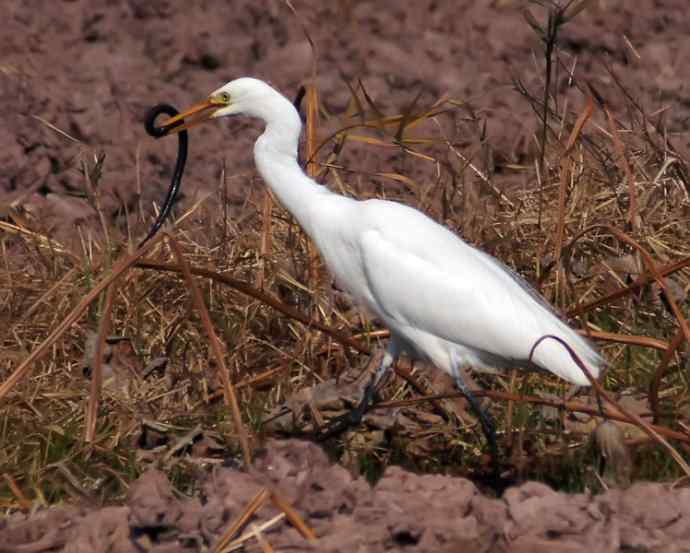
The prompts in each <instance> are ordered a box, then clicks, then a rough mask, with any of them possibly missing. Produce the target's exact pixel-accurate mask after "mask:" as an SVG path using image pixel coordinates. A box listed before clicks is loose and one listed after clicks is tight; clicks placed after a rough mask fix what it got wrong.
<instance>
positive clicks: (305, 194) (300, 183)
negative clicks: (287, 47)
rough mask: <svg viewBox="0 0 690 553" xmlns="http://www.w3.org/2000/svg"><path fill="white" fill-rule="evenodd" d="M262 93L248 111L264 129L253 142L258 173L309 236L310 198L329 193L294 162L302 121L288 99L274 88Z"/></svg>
mask: <svg viewBox="0 0 690 553" xmlns="http://www.w3.org/2000/svg"><path fill="white" fill-rule="evenodd" d="M272 92H273V93H274V94H271V95H265V96H264V97H263V98H262V102H261V105H260V106H257V107H256V108H255V109H254V110H253V111H254V113H250V115H255V116H256V117H259V118H260V119H263V120H264V121H265V123H266V130H265V131H264V133H263V134H262V135H261V136H260V137H259V138H258V140H257V141H256V144H255V145H254V161H255V162H256V167H257V169H258V171H259V174H260V175H261V176H262V177H263V179H264V180H265V181H266V183H267V184H268V186H269V187H270V188H271V190H272V191H273V193H274V194H275V195H276V196H277V197H278V200H279V201H280V203H281V204H283V206H284V207H285V208H286V209H287V210H288V211H290V212H291V213H292V214H293V215H294V217H295V218H296V219H297V222H298V223H299V224H300V226H301V227H302V228H303V229H304V230H305V231H306V232H307V234H309V235H310V236H312V230H313V229H312V228H311V223H312V221H313V217H312V216H309V209H310V205H311V203H312V201H313V200H314V199H315V197H317V196H322V195H324V194H331V192H330V191H329V190H328V189H327V188H326V187H324V186H320V185H318V184H316V183H315V182H314V181H313V180H312V179H311V178H309V177H308V176H307V175H305V174H304V171H302V168H301V167H300V165H299V163H298V162H297V149H298V147H299V136H300V132H301V130H302V121H301V119H300V116H299V113H297V110H296V109H295V107H294V106H293V105H292V104H291V103H290V101H289V100H288V99H287V98H285V97H284V96H283V95H281V94H280V93H278V92H276V91H272Z"/></svg>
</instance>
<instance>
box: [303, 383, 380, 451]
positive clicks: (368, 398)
mask: <svg viewBox="0 0 690 553" xmlns="http://www.w3.org/2000/svg"><path fill="white" fill-rule="evenodd" d="M373 403H374V386H373V384H372V383H369V384H368V385H367V387H366V388H365V389H364V395H363V396H362V400H361V401H360V402H359V404H357V406H356V407H355V408H354V409H352V410H351V411H348V412H347V413H345V414H344V415H341V416H339V417H336V418H334V419H333V420H332V421H330V422H329V423H328V424H327V425H326V427H325V428H324V429H323V430H320V429H319V430H318V431H316V436H315V437H316V439H317V440H319V441H325V440H328V439H329V438H332V437H334V436H337V435H338V434H341V433H343V432H344V431H345V430H347V429H348V428H351V427H353V426H357V425H358V424H360V423H361V422H362V419H363V418H364V415H366V413H367V411H368V410H369V408H370V407H371V405H372V404H373Z"/></svg>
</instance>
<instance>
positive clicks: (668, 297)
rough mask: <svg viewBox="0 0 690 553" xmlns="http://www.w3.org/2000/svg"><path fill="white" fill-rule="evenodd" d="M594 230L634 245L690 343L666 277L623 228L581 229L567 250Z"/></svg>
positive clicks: (685, 325) (689, 331) (600, 226)
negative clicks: (607, 233)
mask: <svg viewBox="0 0 690 553" xmlns="http://www.w3.org/2000/svg"><path fill="white" fill-rule="evenodd" d="M593 230H605V231H607V232H609V233H611V234H613V235H614V236H615V237H616V238H618V239H619V240H620V241H621V242H625V243H626V244H628V245H629V246H632V247H633V248H634V249H635V250H637V251H638V252H639V254H640V256H641V257H642V261H643V263H644V264H645V266H646V267H647V270H648V271H649V272H650V274H651V275H652V277H653V278H654V280H655V281H656V283H657V284H658V285H659V288H661V290H662V291H663V293H664V296H665V297H666V301H668V305H669V307H670V309H671V312H672V313H673V315H674V316H675V318H676V320H677V321H678V324H679V325H680V328H681V329H682V331H683V335H684V336H685V339H686V340H687V341H688V344H690V328H688V323H687V321H686V320H685V317H684V316H683V313H682V312H681V310H680V308H679V307H678V303H676V300H675V299H674V297H673V294H672V293H671V291H670V290H669V288H668V285H667V284H666V280H665V279H664V277H663V276H662V275H661V273H660V272H659V269H658V268H657V266H656V264H655V263H654V260H653V259H652V256H651V255H649V253H648V252H647V251H646V250H645V249H644V248H643V247H642V246H641V245H640V244H639V243H638V242H637V241H635V240H633V239H632V238H631V237H630V236H628V235H627V234H626V233H624V232H623V231H622V230H619V229H617V228H616V227H613V226H611V225H604V224H597V225H592V226H590V227H587V228H586V229H583V230H581V231H580V232H578V233H577V234H576V235H575V236H574V237H573V239H572V240H571V241H570V243H569V244H568V246H566V248H565V250H566V251H567V252H568V253H569V252H570V251H572V247H573V246H574V244H575V243H576V242H577V241H578V240H579V239H580V238H581V237H582V236H584V235H585V234H588V233H589V232H591V231H593Z"/></svg>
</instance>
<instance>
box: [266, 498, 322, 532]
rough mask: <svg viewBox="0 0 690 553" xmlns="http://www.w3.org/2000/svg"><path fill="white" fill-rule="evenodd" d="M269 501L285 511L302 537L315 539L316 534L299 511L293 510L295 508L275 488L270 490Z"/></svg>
mask: <svg viewBox="0 0 690 553" xmlns="http://www.w3.org/2000/svg"><path fill="white" fill-rule="evenodd" d="M271 502H272V503H273V505H275V506H276V508H278V509H280V510H281V511H283V512H284V513H285V516H286V517H287V519H288V520H289V521H290V523H291V524H292V525H293V526H294V527H295V528H297V531H298V532H299V533H300V534H302V537H303V538H304V539H306V540H307V541H316V534H314V531H313V530H312V529H311V528H309V526H307V525H306V523H305V522H304V520H303V519H302V517H301V516H300V515H299V513H298V512H297V511H295V508H294V507H293V506H292V505H290V503H289V502H287V501H286V500H285V499H284V498H283V497H282V496H281V495H280V494H279V493H278V492H276V491H275V490H271Z"/></svg>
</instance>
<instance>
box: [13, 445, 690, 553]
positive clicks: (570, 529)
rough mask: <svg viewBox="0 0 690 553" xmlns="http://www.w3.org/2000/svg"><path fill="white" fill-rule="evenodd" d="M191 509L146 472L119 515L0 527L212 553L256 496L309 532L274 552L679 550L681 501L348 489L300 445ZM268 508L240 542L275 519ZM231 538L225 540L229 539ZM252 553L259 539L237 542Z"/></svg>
mask: <svg viewBox="0 0 690 553" xmlns="http://www.w3.org/2000/svg"><path fill="white" fill-rule="evenodd" d="M202 489H203V491H202V493H201V494H200V496H199V497H198V498H184V497H183V498H180V497H179V496H177V495H176V494H175V492H174V490H173V489H172V487H171V485H170V483H169V482H168V480H167V478H166V477H165V475H164V474H163V473H161V472H159V471H157V470H155V469H150V470H148V471H147V472H145V473H144V474H143V475H142V476H141V477H140V478H139V479H138V480H137V481H136V482H134V483H133V484H132V486H131V488H130V490H129V494H128V499H127V501H126V502H125V503H124V504H123V505H120V506H111V507H104V508H102V509H99V510H93V509H89V508H87V507H66V508H53V509H48V510H42V511H39V512H37V513H33V514H32V515H31V516H30V517H27V516H26V515H21V514H16V515H13V516H11V517H9V518H8V519H6V520H5V521H4V522H2V523H0V551H2V552H3V553H4V552H12V553H19V552H28V551H31V552H35V553H38V552H43V551H72V552H81V551H83V552H93V553H99V552H106V551H111V552H121V553H125V552H130V551H131V552H132V553H135V552H140V551H151V552H156V553H159V552H160V553H162V552H168V553H173V552H178V551H179V552H184V551H189V552H192V551H204V550H207V548H209V547H211V548H213V547H215V546H216V545H217V542H218V540H219V539H220V538H221V536H222V535H223V533H224V532H225V530H226V529H227V528H228V527H230V526H231V524H232V523H233V522H234V521H235V520H237V519H238V518H239V517H240V516H241V515H242V514H243V513H244V511H245V510H246V508H247V506H248V505H249V503H250V502H251V501H252V499H253V498H254V497H256V496H257V494H259V493H260V492H261V491H262V490H263V489H268V490H270V491H272V492H274V493H275V494H277V495H278V496H280V497H281V498H282V499H284V500H287V501H289V502H290V503H291V504H292V506H293V507H294V508H295V510H296V512H297V514H298V515H299V516H300V518H301V519H302V520H303V521H304V522H305V523H306V524H307V526H309V527H311V528H312V529H313V531H314V534H315V536H316V541H313V542H309V541H308V539H307V538H306V537H305V536H303V535H301V534H300V533H299V532H298V531H297V530H296V529H295V527H294V526H292V525H291V524H289V523H288V522H286V521H285V520H283V519H282V518H281V519H280V520H278V521H274V522H273V523H272V524H270V525H269V526H268V527H267V528H265V529H263V530H262V531H259V534H260V538H259V539H261V540H262V541H263V542H264V543H265V542H268V543H270V545H271V546H272V547H273V548H274V549H275V550H277V551H329V552H330V551H332V552H336V551H343V552H345V551H362V552H367V551H372V552H374V551H376V552H378V551H437V552H438V551H448V552H450V551H463V550H471V551H486V552H489V551H491V552H501V551H511V552H525V553H539V552H547V551H559V552H562V551H567V552H569V553H570V552H572V553H576V552H592V551H598V552H599V551H601V552H612V553H613V552H618V551H648V552H662V551H664V552H673V551H687V550H688V549H689V548H690V546H688V543H690V490H688V489H687V488H679V489H673V488H671V487H670V486H668V485H662V484H651V483H639V484H636V485H634V486H632V487H631V488H629V489H627V490H625V491H620V490H614V491H609V492H607V493H605V494H602V495H598V496H595V497H592V496H589V495H587V494H577V495H568V494H563V493H558V492H555V491H553V490H552V489H550V488H549V487H548V486H545V485H543V484H539V483H536V482H529V483H526V484H523V485H521V486H519V487H515V488H511V489H509V490H508V491H507V492H506V493H505V494H504V496H503V497H502V498H500V499H490V498H487V497H485V496H483V495H481V494H480V493H479V492H478V490H477V488H476V487H475V486H474V484H473V483H472V482H471V481H469V480H467V479H464V478H451V477H447V476H438V475H416V474H412V473H409V472H405V471H403V470H401V469H399V468H396V467H391V468H389V469H388V470H387V471H386V473H385V475H384V476H383V478H382V479H381V480H380V481H379V482H378V484H377V485H376V487H375V488H373V489H372V488H370V487H369V485H368V484H366V482H364V481H363V480H361V479H359V480H353V479H352V477H351V476H350V474H349V473H348V472H347V471H346V470H345V469H343V468H342V467H340V466H338V465H332V464H331V463H330V462H329V461H328V460H327V458H326V456H325V455H324V453H323V452H322V451H321V450H320V449H319V448H317V447H316V446H314V445H313V444H310V443H308V442H299V441H285V442H278V441H275V442H270V443H269V444H268V446H267V448H266V449H265V451H263V452H262V454H261V455H260V456H259V458H258V460H257V463H256V467H255V470H254V472H253V473H252V474H247V473H243V472H240V471H238V470H235V469H231V468H218V469H216V470H214V471H212V473H211V474H210V475H209V476H208V478H207V480H206V482H205V484H204V485H203V488H202ZM281 512H282V511H281V510H280V509H278V508H276V506H275V505H274V504H272V503H271V502H268V504H266V505H264V506H263V507H262V508H260V509H259V510H258V512H257V513H256V515H254V516H252V517H250V518H249V519H248V520H247V521H246V523H247V527H246V529H245V532H249V531H250V530H251V529H252V528H263V524H264V523H267V522H269V521H270V520H271V519H273V518H274V517H276V516H277V515H280V514H281ZM234 537H236V536H233V538H234ZM245 547H246V548H247V549H249V550H251V551H258V550H259V544H258V543H257V539H256V538H255V537H254V538H251V539H249V540H247V542H246V543H245Z"/></svg>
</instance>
